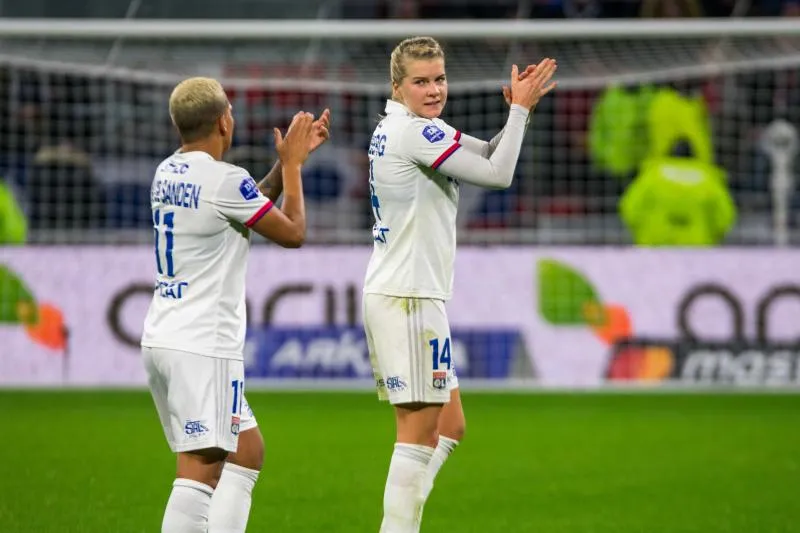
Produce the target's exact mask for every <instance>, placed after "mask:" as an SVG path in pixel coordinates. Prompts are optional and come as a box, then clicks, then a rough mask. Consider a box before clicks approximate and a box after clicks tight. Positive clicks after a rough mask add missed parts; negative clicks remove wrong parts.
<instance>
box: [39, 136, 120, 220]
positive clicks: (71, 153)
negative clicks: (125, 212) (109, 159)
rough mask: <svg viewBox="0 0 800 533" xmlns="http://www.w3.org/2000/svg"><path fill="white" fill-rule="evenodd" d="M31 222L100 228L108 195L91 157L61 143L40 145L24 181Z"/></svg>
mask: <svg viewBox="0 0 800 533" xmlns="http://www.w3.org/2000/svg"><path fill="white" fill-rule="evenodd" d="M25 193H26V196H27V203H28V206H29V213H30V225H31V228H35V229H51V230H56V229H74V228H82V229H83V228H101V227H104V226H105V218H106V217H105V209H106V204H105V195H104V191H103V189H102V187H101V185H100V184H99V183H98V182H97V180H96V179H95V177H94V175H93V173H92V167H91V163H90V160H89V156H88V155H87V154H86V153H84V152H83V151H81V150H79V149H77V148H75V147H73V146H70V145H69V144H60V145H57V146H47V147H43V148H41V149H40V150H39V151H38V152H37V153H36V156H35V157H34V159H33V165H32V167H31V168H30V170H29V172H28V175H27V177H26V180H25Z"/></svg>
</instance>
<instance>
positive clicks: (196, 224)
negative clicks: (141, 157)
mask: <svg viewBox="0 0 800 533" xmlns="http://www.w3.org/2000/svg"><path fill="white" fill-rule="evenodd" d="M150 203H151V206H152V209H153V229H154V231H153V233H154V238H155V254H154V255H155V256H154V260H155V267H156V268H155V270H156V285H155V291H154V293H153V300H152V302H151V303H150V308H149V310H148V312H147V317H146V318H145V323H144V334H143V336H142V346H145V347H151V348H169V349H173V350H181V351H184V352H192V353H196V354H200V355H206V356H211V357H219V358H225V359H240V360H241V359H242V357H243V350H244V338H245V326H246V322H247V319H246V316H245V292H244V288H245V287H244V286H245V275H246V272H247V255H248V251H249V247H250V230H249V229H248V228H249V226H251V225H252V224H254V223H255V222H256V221H257V220H259V219H260V218H261V217H262V216H264V214H266V213H267V211H269V210H270V208H272V202H271V201H270V200H269V199H268V198H267V197H265V196H264V195H262V194H261V192H260V191H259V190H258V186H257V185H256V182H255V180H253V178H252V177H250V174H249V173H248V172H247V171H246V170H244V169H242V168H239V167H236V166H233V165H229V164H227V163H222V162H219V161H216V160H215V159H213V158H212V157H211V156H210V155H209V154H207V153H205V152H187V153H179V152H176V153H175V154H173V155H172V156H170V157H169V158H167V159H166V160H164V161H163V162H162V163H161V164H160V165H159V166H158V169H157V170H156V173H155V177H154V178H153V185H152V188H151V200H150Z"/></svg>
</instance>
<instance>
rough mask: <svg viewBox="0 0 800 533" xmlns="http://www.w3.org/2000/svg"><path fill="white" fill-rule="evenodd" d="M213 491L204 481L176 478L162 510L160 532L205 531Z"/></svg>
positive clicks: (198, 532)
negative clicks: (162, 519) (162, 518)
mask: <svg viewBox="0 0 800 533" xmlns="http://www.w3.org/2000/svg"><path fill="white" fill-rule="evenodd" d="M213 493H214V489H212V488H211V487H209V486H208V485H206V484H205V483H200V482H199V481H194V480H192V479H184V478H178V479H176V480H175V482H174V483H173V484H172V493H171V494H170V495H169V501H167V509H166V511H164V521H163V522H162V523H161V533H206V530H207V529H208V507H209V505H210V504H211V495H212V494H213Z"/></svg>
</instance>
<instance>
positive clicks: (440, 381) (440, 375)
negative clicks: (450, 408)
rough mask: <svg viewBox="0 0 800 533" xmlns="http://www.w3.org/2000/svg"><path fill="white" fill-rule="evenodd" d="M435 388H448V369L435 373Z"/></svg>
mask: <svg viewBox="0 0 800 533" xmlns="http://www.w3.org/2000/svg"><path fill="white" fill-rule="evenodd" d="M433 388H434V389H439V390H444V389H446V388H447V371H444V372H434V373H433Z"/></svg>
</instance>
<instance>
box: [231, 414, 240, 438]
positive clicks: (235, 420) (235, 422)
mask: <svg viewBox="0 0 800 533" xmlns="http://www.w3.org/2000/svg"><path fill="white" fill-rule="evenodd" d="M239 422H240V419H239V417H238V416H232V417H231V433H233V434H234V435H238V434H239Z"/></svg>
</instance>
